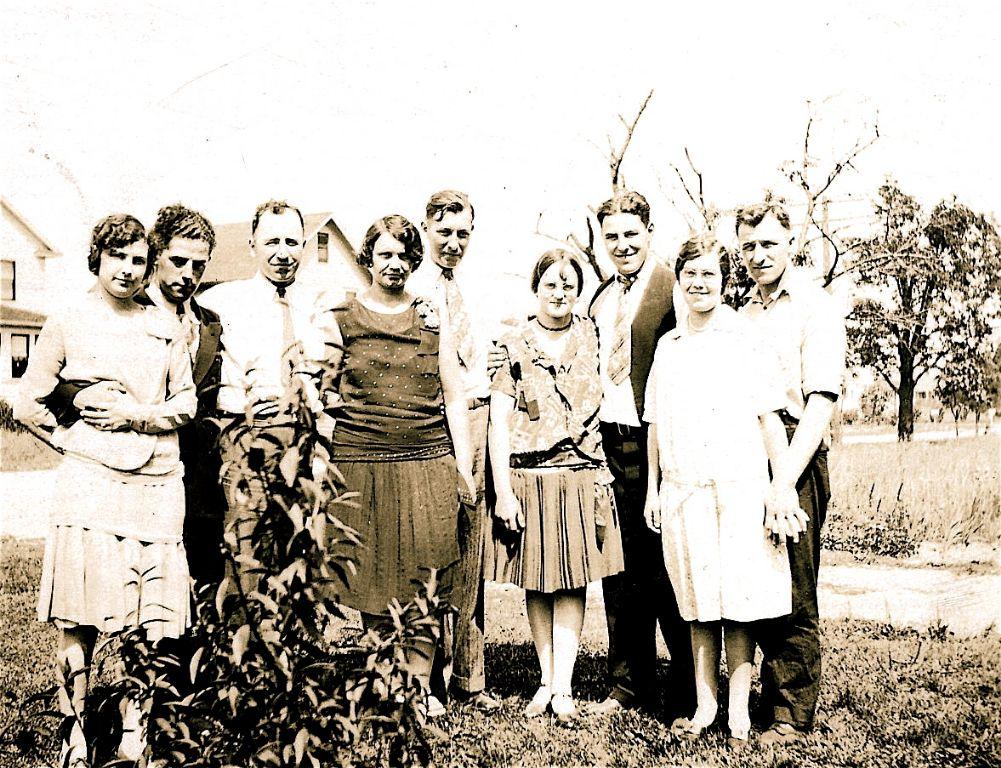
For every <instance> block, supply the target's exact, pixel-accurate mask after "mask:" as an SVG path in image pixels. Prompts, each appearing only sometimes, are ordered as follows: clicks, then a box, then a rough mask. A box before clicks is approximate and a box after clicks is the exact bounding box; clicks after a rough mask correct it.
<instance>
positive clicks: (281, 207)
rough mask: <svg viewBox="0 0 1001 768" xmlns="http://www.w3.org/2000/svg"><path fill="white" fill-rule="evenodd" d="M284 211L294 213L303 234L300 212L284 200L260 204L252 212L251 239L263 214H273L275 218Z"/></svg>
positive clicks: (303, 226) (303, 225) (304, 226)
mask: <svg viewBox="0 0 1001 768" xmlns="http://www.w3.org/2000/svg"><path fill="white" fill-rule="evenodd" d="M285 211H295V215H296V216H298V217H299V223H300V224H301V225H302V229H303V232H305V230H306V222H305V220H304V219H303V218H302V211H300V210H299V209H298V208H296V207H295V206H294V205H292V204H291V203H287V202H285V201H284V200H268V201H267V202H266V203H261V204H260V205H259V206H257V210H256V211H254V220H253V221H251V222H250V235H251V237H253V235H254V233H255V232H257V225H258V224H260V223H261V216H263V215H264V214H265V213H273V214H275V215H276V216H280V215H281V214H283V213H285Z"/></svg>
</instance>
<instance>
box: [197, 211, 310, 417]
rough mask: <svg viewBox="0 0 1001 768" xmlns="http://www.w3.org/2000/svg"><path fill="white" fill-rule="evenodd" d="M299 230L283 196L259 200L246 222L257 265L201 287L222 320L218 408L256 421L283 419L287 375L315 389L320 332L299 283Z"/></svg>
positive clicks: (301, 238)
mask: <svg viewBox="0 0 1001 768" xmlns="http://www.w3.org/2000/svg"><path fill="white" fill-rule="evenodd" d="M304 239H305V232H304V227H303V219H302V213H301V212H300V211H299V209H298V208H296V207H295V206H293V205H290V204H289V203H287V202H285V201H283V200H269V201H267V202H266V203H262V204H261V205H259V206H258V207H257V210H256V211H255V213H254V218H253V220H252V222H251V225H250V242H249V244H250V250H251V254H252V255H253V257H254V260H255V261H256V263H257V272H256V274H254V276H253V277H250V278H247V279H245V280H233V281H232V282H228V283H222V284H220V285H217V286H214V287H212V288H210V289H209V290H207V291H206V292H205V293H204V294H203V295H202V296H201V303H202V304H203V305H204V306H207V307H211V308H212V309H214V310H215V311H216V312H217V313H218V314H219V317H220V318H221V319H222V326H223V345H224V346H225V349H226V354H225V355H224V357H223V365H222V386H221V387H220V390H219V410H220V411H222V412H223V413H228V414H233V415H236V414H242V413H246V412H247V409H248V408H249V409H250V412H251V414H252V416H253V418H254V420H255V421H256V422H259V423H261V424H272V425H273V424H276V423H280V422H283V421H284V422H285V423H289V422H290V421H291V417H290V414H289V413H288V412H287V401H285V400H284V399H283V395H284V394H285V393H286V392H287V390H288V385H289V382H290V380H291V378H292V377H293V376H299V377H300V378H301V379H302V381H303V383H304V384H305V385H306V386H307V391H308V392H310V393H312V392H314V391H315V385H314V382H313V376H312V375H313V374H314V373H315V372H316V368H317V365H316V362H317V361H319V360H322V359H323V357H324V339H323V335H322V330H321V325H320V324H319V323H318V322H317V317H316V310H317V304H316V296H315V294H314V293H313V292H312V291H311V290H309V289H308V288H306V287H305V286H302V285H300V284H298V283H296V274H297V273H298V270H299V266H300V263H301V261H302V258H303V247H304V245H305V243H304Z"/></svg>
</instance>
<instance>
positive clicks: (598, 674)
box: [484, 643, 725, 717]
mask: <svg viewBox="0 0 1001 768" xmlns="http://www.w3.org/2000/svg"><path fill="white" fill-rule="evenodd" d="M484 657H485V658H484V662H485V663H484V666H485V667H486V672H487V688H488V689H489V690H490V692H491V693H492V694H494V695H496V696H499V697H502V698H507V697H510V696H515V697H520V698H523V699H525V700H526V702H527V701H528V699H530V698H531V697H532V695H533V694H534V693H535V691H536V689H537V688H538V687H539V662H538V658H537V657H536V655H535V646H534V645H533V644H532V643H488V644H487V646H486V648H485V652H484ZM607 663H608V659H607V657H606V655H605V654H603V653H593V652H589V651H581V652H580V654H579V655H578V656H577V664H576V666H575V667H574V675H573V695H574V698H575V699H577V701H578V702H580V703H582V704H585V705H586V704H587V703H588V702H597V701H602V700H603V699H604V698H605V697H606V696H607V695H608V692H609V684H608V671H607V670H608V667H607ZM722 683H723V686H724V688H723V693H724V695H725V681H722ZM672 685H673V683H672V678H671V662H670V661H669V660H666V659H661V660H660V661H659V663H658V665H657V685H656V690H657V691H659V692H661V694H665V692H666V694H667V695H670V691H671V686H672ZM665 704H670V702H669V701H662V702H660V703H659V705H658V706H657V707H656V708H655V711H654V712H652V713H650V714H653V715H655V716H657V717H661V716H662V715H663V708H664V707H663V705H665Z"/></svg>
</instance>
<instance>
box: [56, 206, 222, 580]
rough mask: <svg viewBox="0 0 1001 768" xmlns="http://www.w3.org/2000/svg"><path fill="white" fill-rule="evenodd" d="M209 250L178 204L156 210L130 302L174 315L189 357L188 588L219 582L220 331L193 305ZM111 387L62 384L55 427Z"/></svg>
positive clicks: (185, 453) (184, 434)
mask: <svg viewBox="0 0 1001 768" xmlns="http://www.w3.org/2000/svg"><path fill="white" fill-rule="evenodd" d="M214 247H215V230H213V228H212V225H211V224H210V223H209V222H208V220H207V219H206V218H205V217H204V216H202V215H201V214H200V213H198V212H197V211H193V210H191V209H190V208H186V207H185V206H183V205H168V206H164V207H163V208H161V209H160V211H159V212H158V213H157V217H156V223H155V224H154V225H153V228H152V229H150V231H149V257H150V259H153V260H155V261H156V268H155V272H154V274H153V277H152V279H151V281H150V285H149V286H148V287H147V289H146V291H145V293H144V294H142V295H140V296H137V297H136V301H137V302H139V303H148V304H155V305H157V306H159V307H161V308H162V309H165V310H166V311H168V312H170V313H171V314H172V315H176V317H177V318H178V322H179V323H180V324H181V327H182V330H183V331H184V334H185V337H186V338H185V340H186V342H187V344H188V349H189V351H190V352H191V370H192V375H193V378H194V382H195V387H196V388H197V391H198V411H197V413H196V415H195V418H194V419H192V421H191V422H189V423H188V424H186V425H184V426H183V427H181V428H180V429H178V430H177V438H178V443H179V447H180V452H181V461H182V462H183V464H184V497H185V514H184V546H185V549H186V550H187V554H188V568H189V570H190V572H191V576H192V578H193V579H194V580H195V587H196V589H197V588H201V587H202V586H205V585H211V584H216V583H218V582H219V580H220V579H221V578H222V575H223V563H224V561H223V556H222V549H221V547H222V541H223V538H222V536H223V514H224V510H225V509H226V507H225V504H226V502H225V498H224V496H223V492H222V488H221V485H220V482H219V469H220V467H221V464H222V460H221V458H220V455H219V451H218V450H217V449H216V438H217V437H218V428H217V427H216V425H215V424H214V423H213V422H212V421H211V420H210V418H209V417H211V416H213V415H214V414H215V411H216V394H217V392H218V389H219V376H220V370H221V367H222V355H221V352H222V346H221V343H220V336H221V333H222V326H221V324H220V322H219V316H218V315H217V314H216V313H215V312H212V311H211V310H209V309H207V308H205V307H202V306H199V304H198V302H196V301H195V299H194V294H195V290H196V289H197V288H198V283H199V281H200V280H201V278H202V275H203V274H204V273H205V267H206V266H207V264H208V261H209V258H210V257H211V255H212V249H213V248H214ZM119 392H123V390H122V389H121V385H119V384H118V383H117V382H101V383H99V384H94V385H91V386H86V387H84V386H82V385H81V384H80V383H78V382H72V381H70V382H64V383H63V384H62V385H60V386H59V387H58V388H57V389H56V391H55V392H54V393H53V395H52V397H51V401H50V402H51V405H52V407H53V409H54V411H55V412H56V414H57V417H58V418H59V420H60V423H64V424H65V423H71V422H72V421H75V420H76V419H78V418H79V412H80V410H81V409H82V408H84V407H91V408H95V409H98V410H100V409H101V407H102V405H103V404H106V403H107V402H108V399H109V398H110V397H114V395H115V394H116V393H119Z"/></svg>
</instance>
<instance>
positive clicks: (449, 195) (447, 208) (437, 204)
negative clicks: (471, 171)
mask: <svg viewBox="0 0 1001 768" xmlns="http://www.w3.org/2000/svg"><path fill="white" fill-rule="evenodd" d="M467 210H468V211H469V218H470V219H475V218H476V212H475V211H474V210H473V204H472V203H470V202H469V197H468V196H467V195H466V193H465V192H459V191H457V190H454V189H443V190H442V191H441V192H435V193H434V194H433V195H431V197H430V198H428V203H427V206H426V207H425V209H424V219H425V220H426V221H441V219H442V217H443V216H444V215H445V214H446V213H462V212H463V211H467Z"/></svg>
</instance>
